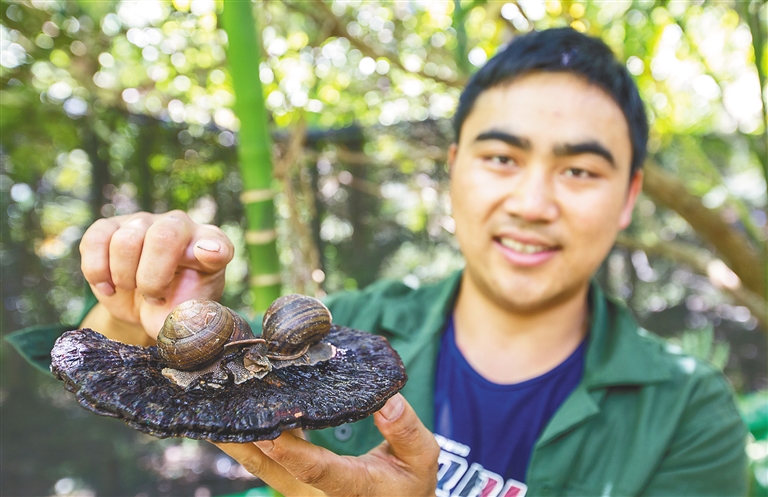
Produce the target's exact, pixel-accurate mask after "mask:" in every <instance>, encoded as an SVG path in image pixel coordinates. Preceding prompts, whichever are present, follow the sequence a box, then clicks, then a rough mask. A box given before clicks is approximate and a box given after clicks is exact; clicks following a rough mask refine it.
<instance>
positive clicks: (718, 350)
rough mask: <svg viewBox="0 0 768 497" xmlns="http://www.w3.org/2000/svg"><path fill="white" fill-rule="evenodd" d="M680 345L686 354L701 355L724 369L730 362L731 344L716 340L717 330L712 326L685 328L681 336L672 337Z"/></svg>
mask: <svg viewBox="0 0 768 497" xmlns="http://www.w3.org/2000/svg"><path fill="white" fill-rule="evenodd" d="M670 342H672V343H673V344H675V345H678V346H679V347H680V348H681V349H682V351H683V353H684V354H688V355H692V356H695V357H699V358H701V359H704V360H705V361H707V362H709V363H710V364H712V365H713V366H715V367H716V368H717V369H719V370H720V371H722V370H723V369H725V364H726V363H727V362H728V354H729V352H730V346H729V345H728V343H725V342H719V343H718V342H715V332H714V329H713V328H712V327H711V326H707V327H706V328H704V329H701V330H685V331H684V332H683V333H682V334H681V335H680V336H679V337H675V338H672V339H670Z"/></svg>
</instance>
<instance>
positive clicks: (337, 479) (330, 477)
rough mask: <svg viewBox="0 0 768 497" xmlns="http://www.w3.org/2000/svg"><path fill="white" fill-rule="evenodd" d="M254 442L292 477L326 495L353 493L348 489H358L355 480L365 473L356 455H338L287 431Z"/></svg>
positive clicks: (363, 476)
mask: <svg viewBox="0 0 768 497" xmlns="http://www.w3.org/2000/svg"><path fill="white" fill-rule="evenodd" d="M255 444H256V445H257V446H258V447H259V448H260V449H261V450H262V452H263V453H264V454H265V455H267V456H269V457H270V458H271V459H272V460H274V461H275V462H276V463H278V464H279V465H280V466H282V467H283V468H285V469H286V470H287V471H288V472H289V473H290V474H291V475H293V477H295V479H297V480H299V481H300V482H303V483H305V484H307V485H309V486H310V487H314V488H315V489H318V490H320V491H322V492H325V493H326V494H329V495H346V494H350V493H355V492H352V491H351V489H358V488H359V487H360V483H361V481H358V480H360V479H361V478H365V477H366V476H367V474H366V471H365V468H364V467H363V466H362V465H361V464H359V461H357V459H354V458H347V457H341V456H338V455H336V454H334V453H333V452H331V451H329V450H328V449H325V448H323V447H319V446H317V445H314V444H312V443H310V442H307V441H305V440H303V439H301V438H298V437H296V436H294V435H292V434H290V433H283V434H282V435H280V436H279V437H278V438H276V439H275V440H265V441H263V442H255ZM277 490H278V491H279V490H280V489H279V488H277ZM318 493H319V492H318Z"/></svg>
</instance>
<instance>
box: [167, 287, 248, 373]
mask: <svg viewBox="0 0 768 497" xmlns="http://www.w3.org/2000/svg"><path fill="white" fill-rule="evenodd" d="M253 338H256V337H255V336H254V335H253V331H251V327H250V326H248V323H246V322H245V320H244V319H243V318H241V317H240V315H238V314H237V313H236V312H234V311H232V309H230V308H228V307H224V306H223V305H221V304H219V303H218V302H215V301H213V300H188V301H186V302H183V303H181V304H179V305H178V306H177V307H176V308H175V309H174V310H173V311H171V313H170V314H169V315H168V317H167V318H166V319H165V323H163V327H162V328H161V329H160V333H159V334H158V335H157V351H158V353H159V354H160V357H162V358H163V360H164V361H165V363H166V364H168V365H169V366H171V367H173V368H176V369H180V370H182V371H194V370H196V369H203V368H205V367H206V366H210V365H211V364H213V363H214V362H216V360H217V359H219V358H220V357H221V356H222V354H223V353H224V346H225V345H227V344H228V343H232V342H239V341H241V340H249V339H253Z"/></svg>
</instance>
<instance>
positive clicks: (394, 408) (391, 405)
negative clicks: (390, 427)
mask: <svg viewBox="0 0 768 497" xmlns="http://www.w3.org/2000/svg"><path fill="white" fill-rule="evenodd" d="M404 407H405V405H404V404H403V396H402V395H400V394H397V395H395V396H394V397H392V398H391V399H389V400H388V401H387V403H386V404H384V407H382V408H381V411H379V412H380V413H381V415H382V416H384V418H385V419H386V420H387V421H394V420H396V419H397V418H399V417H400V415H401V414H402V413H403V408H404Z"/></svg>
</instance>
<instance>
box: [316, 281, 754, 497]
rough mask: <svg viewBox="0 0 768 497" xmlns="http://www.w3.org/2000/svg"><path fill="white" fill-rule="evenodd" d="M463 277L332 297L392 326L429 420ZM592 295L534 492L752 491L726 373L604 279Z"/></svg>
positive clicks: (368, 431)
mask: <svg viewBox="0 0 768 497" xmlns="http://www.w3.org/2000/svg"><path fill="white" fill-rule="evenodd" d="M459 282H460V273H457V274H455V275H453V276H452V277H450V278H448V279H447V280H445V281H443V282H441V283H438V284H436V285H433V286H426V287H422V288H420V289H416V290H414V289H411V288H409V287H407V286H406V285H404V284H402V283H393V282H380V283H377V284H374V285H372V286H370V287H368V288H367V289H365V290H363V291H359V292H354V293H351V294H350V293H347V294H340V295H334V296H333V297H332V298H330V299H329V300H328V302H327V304H328V307H329V308H330V309H331V312H332V313H333V319H334V322H337V323H341V324H344V325H347V326H350V327H352V328H357V329H361V330H366V331H370V332H373V333H377V334H380V335H383V336H385V337H387V339H388V340H389V342H390V343H391V344H392V346H393V347H394V348H395V349H396V350H397V351H398V353H399V354H400V356H401V357H402V359H403V362H404V363H405V367H406V371H407V372H408V383H406V385H405V387H404V388H403V390H402V393H403V395H404V396H405V397H406V398H407V399H408V402H410V403H411V405H412V406H413V408H414V409H415V410H416V412H417V413H418V415H419V418H421V420H422V422H423V423H424V424H425V425H426V426H427V427H428V428H429V429H432V428H433V425H434V407H433V403H434V395H433V393H434V387H435V370H436V363H437V352H438V347H439V344H440V336H441V332H442V330H443V328H444V327H445V323H446V317H447V316H448V315H449V314H450V313H451V310H452V308H453V304H454V300H455V297H456V293H457V290H458V286H459ZM590 304H591V311H592V325H591V329H590V335H589V342H588V348H587V352H586V357H585V364H584V375H583V378H582V381H581V383H580V384H579V385H578V387H577V388H576V390H575V391H574V392H573V393H572V394H571V396H570V397H568V399H567V400H566V401H565V403H564V404H563V405H562V406H561V407H560V409H559V410H558V411H557V412H556V413H555V415H554V417H553V418H552V420H551V421H550V422H549V424H548V425H547V426H546V428H545V429H544V432H543V433H542V435H541V437H540V438H539V440H538V441H537V442H536V446H535V447H534V450H533V454H532V456H531V460H530V465H529V468H528V474H527V477H526V484H527V485H528V492H527V494H526V497H531V496H545V495H553V496H571V495H573V496H591V495H614V496H624V495H668V496H676V497H678V496H684V495H712V496H717V497H726V496H741V495H745V494H746V492H747V489H746V482H747V458H746V454H745V450H744V446H745V441H746V433H747V432H746V428H745V426H744V423H743V422H742V420H741V418H740V416H739V412H738V411H737V409H736V406H735V403H734V399H733V393H732V391H731V389H730V387H729V385H728V384H727V382H726V380H725V378H724V377H723V376H722V374H720V373H719V372H718V371H716V370H714V369H713V368H712V367H710V366H709V365H706V364H704V363H702V362H700V361H698V360H697V359H694V358H692V357H689V356H685V355H681V354H680V353H679V352H677V351H675V350H674V349H673V348H672V347H670V346H668V345H667V344H665V342H663V341H662V340H660V339H658V338H656V337H654V336H651V335H649V333H648V332H646V331H645V330H643V329H642V328H640V327H639V326H638V325H637V323H636V322H635V321H634V319H633V318H632V316H631V315H630V313H629V311H628V310H627V309H626V308H625V307H623V306H622V305H620V304H617V303H615V302H612V301H610V300H608V299H607V298H606V297H605V295H604V294H603V292H602V290H601V289H600V288H599V286H598V285H597V284H593V286H592V288H591V291H590ZM310 436H311V440H312V441H313V442H315V443H317V444H320V445H323V446H326V447H328V448H329V449H331V450H333V451H334V452H336V453H339V454H360V453H363V452H365V451H367V450H369V449H370V448H372V447H373V446H375V445H376V444H378V443H379V442H380V441H381V440H382V438H381V435H380V434H379V433H378V431H377V430H376V428H375V426H374V424H373V420H372V419H371V418H368V419H365V420H363V421H359V422H357V423H354V424H351V425H346V426H344V427H337V428H329V429H326V430H320V431H317V432H312V433H311V435H310Z"/></svg>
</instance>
